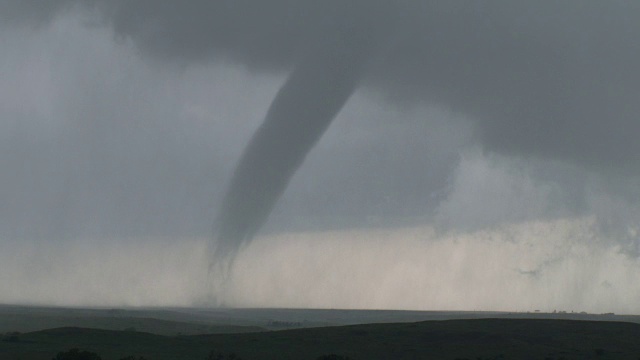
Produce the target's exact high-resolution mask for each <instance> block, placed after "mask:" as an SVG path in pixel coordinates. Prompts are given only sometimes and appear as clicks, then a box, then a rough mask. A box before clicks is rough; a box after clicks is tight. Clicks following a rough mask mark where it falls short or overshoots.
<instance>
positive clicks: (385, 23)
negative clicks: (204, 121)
mask: <svg viewBox="0 0 640 360" xmlns="http://www.w3.org/2000/svg"><path fill="white" fill-rule="evenodd" d="M0 4H1V5H2V9H3V12H2V13H3V14H6V15H4V17H3V19H9V18H13V19H14V20H15V19H17V18H28V19H29V20H30V21H31V22H32V23H34V24H44V23H45V22H46V21H48V20H50V19H52V18H54V16H55V14H65V12H64V11H66V9H75V10H74V11H76V10H77V9H78V8H84V9H88V10H87V12H86V14H90V15H89V17H88V18H89V19H91V20H92V21H94V22H101V23H102V24H104V25H106V26H108V27H110V28H112V29H113V30H114V32H115V33H116V34H117V36H118V38H120V39H125V40H126V41H128V40H127V39H130V40H132V41H133V43H134V44H135V45H136V46H137V47H138V48H139V49H142V50H143V52H144V53H145V54H148V55H151V56H152V57H153V58H154V59H163V60H170V61H175V62H178V63H183V64H187V63H206V62H221V63H227V64H229V63H232V64H241V65H242V66H245V67H246V68H247V69H249V71H256V72H266V73H269V72H277V73H279V74H287V73H289V72H290V71H292V69H294V67H295V66H296V65H297V64H299V63H300V62H301V61H302V60H301V59H303V58H304V56H305V54H307V53H308V52H309V51H311V50H310V49H314V48H316V47H317V45H316V44H317V43H319V42H320V43H321V42H322V41H326V40H327V39H330V38H331V36H332V35H331V34H335V31H336V28H339V27H340V26H341V25H340V24H345V23H348V24H351V25H352V26H353V27H355V28H359V27H362V26H364V27H367V26H369V25H368V24H371V23H374V24H375V25H376V26H375V28H376V34H375V36H379V37H380V43H381V45H380V47H379V48H378V49H376V51H375V52H373V53H372V55H371V60H370V66H369V67H368V68H367V71H366V72H365V74H364V78H363V81H362V85H363V86H365V87H366V88H367V89H370V90H372V91H374V92H376V93H378V94H380V95H381V96H383V97H385V98H386V99H388V100H391V101H392V102H393V104H394V106H398V107H411V106H415V104H426V105H430V104H435V105H437V106H443V107H448V108H450V109H452V110H453V111H455V112H456V113H460V114H463V115H464V116H466V117H468V118H470V119H471V120H472V121H473V124H474V126H475V129H476V135H477V140H478V141H480V142H481V143H482V146H483V147H484V148H485V149H488V150H491V151H495V152H499V153H502V154H505V155H507V156H516V157H524V158H529V157H535V158H541V159H553V160H557V161H559V162H561V163H562V162H568V163H574V164H576V165H577V166H584V167H586V168H587V169H589V170H590V171H595V172H599V173H602V174H606V173H607V172H609V171H611V170H613V171H615V172H618V173H622V174H632V175H633V176H637V175H638V173H639V172H640V163H639V161H640V160H638V159H639V157H638V156H637V154H640V145H639V144H640V142H638V141H636V134H637V133H638V132H639V131H640V121H638V114H639V113H640V105H639V104H640V101H638V100H640V99H639V97H640V78H639V77H640V65H638V64H639V62H638V61H637V59H638V58H640V42H638V41H637V39H636V36H637V34H638V33H640V5H639V4H638V2H636V1H631V0H630V1H607V2H602V1H595V0H593V1H582V2H560V1H553V2H552V1H544V2H524V1H517V2H516V1H507V0H495V1H475V2H471V1H469V2H466V1H431V2H419V1H404V2H403V1H394V2H391V1H389V2H383V1H364V0H362V1H352V2H343V1H294V0H291V1H284V0H275V1H248V0H240V1H189V2H178V1H135V2H133V1H91V2H73V1H71V2H63V3H55V4H56V5H57V6H58V8H55V6H53V5H51V4H52V3H51V2H48V3H47V5H39V3H35V2H28V1H26V2H24V1H3V2H1V3H0ZM78 4H80V5H78ZM383 5H384V6H383ZM381 9H382V10H381ZM74 14H77V13H74ZM14 23H16V21H14ZM356 50H357V49H356ZM264 112H266V107H265V109H264V110H263V113H264ZM242 120H243V119H238V121H242ZM388 121H389V122H391V123H393V122H394V121H397V120H396V119H389V120H388ZM416 157H417V156H416ZM440 168H443V167H440ZM352 171H354V172H357V171H359V170H357V169H355V170H352ZM543 175H544V174H543ZM375 176H376V175H372V178H373V177H375ZM544 176H546V175H544ZM372 181H373V180H372ZM634 181H635V180H633V181H632V182H633V183H634V184H635V183H636V182H634ZM570 182H571V181H570ZM440 183H442V181H440ZM566 187H568V188H571V185H568V186H566ZM578 197H579V196H578ZM142 203H143V204H147V203H148V202H146V201H143V202H142ZM576 203H579V201H577V200H576ZM398 207H399V208H401V206H400V205H399V206H398Z"/></svg>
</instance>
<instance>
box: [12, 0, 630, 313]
mask: <svg viewBox="0 0 640 360" xmlns="http://www.w3.org/2000/svg"><path fill="white" fill-rule="evenodd" d="M639 35H640V3H639V2H637V1H634V0H610V1H596V0H584V1H573V2H571V1H551V0H548V1H536V2H533V1H512V0H486V1H444V0H443V1H409V0H407V1H382V0H367V1H365V0H354V1H337V0H336V1H332V0H330V1H313V0H269V1H259V0H233V1H232V0H229V1H196V0H193V1H184V2H181V1H151V0H148V1H145V0H140V1H107V0H90V1H77V0H60V1H47V2H39V1H19V0H0V48H2V49H3V50H2V52H1V53H0V147H1V148H2V150H1V151H0V168H1V172H0V246H1V247H2V254H0V264H2V265H0V272H2V273H4V274H5V277H0V302H8V303H14V302H21V303H24V302H30V303H55V304H95V305H105V304H125V305H193V304H212V303H214V304H224V305H230V306H302V307H304V306H310V307H367V308H372V307H376V308H380V307H387V308H389V307H391V308H412V309H445V308H447V309H466V310H473V309H485V310H489V309H496V310H531V309H532V308H539V307H543V308H545V309H549V310H552V309H554V308H561V307H562V308H565V309H566V310H572V308H575V310H582V309H585V310H589V311H618V312H620V311H621V312H636V313H637V312H640V306H638V304H640V284H638V283H637V281H635V279H637V278H638V276H639V275H640V141H638V134H640V61H638V60H639V59H640V41H638V36H639ZM211 254H213V255H211ZM230 259H234V261H232V262H229V263H228V266H229V269H228V273H226V271H225V273H226V274H225V275H224V279H220V274H217V273H208V272H207V269H208V265H209V264H210V263H213V265H216V264H220V263H223V262H227V261H229V260H230ZM124 264H129V265H124ZM185 264H188V265H185ZM487 264H491V265H487ZM78 268H83V269H85V271H83V272H82V274H78V273H77V271H76V269H78ZM122 274H131V276H132V279H131V280H130V281H128V280H123V279H122ZM34 279H35V280H34ZM221 284H224V285H221ZM70 288H73V289H74V290H73V291H70ZM56 289H57V290H56ZM74 293H76V295H73V294H74ZM501 293H502V294H503V295H502V296H500V294H501ZM505 293H507V294H509V295H508V296H505V295H504V294H505Z"/></svg>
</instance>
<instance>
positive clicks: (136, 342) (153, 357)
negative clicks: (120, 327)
mask: <svg viewBox="0 0 640 360" xmlns="http://www.w3.org/2000/svg"><path fill="white" fill-rule="evenodd" d="M4 338H6V339H7V340H9V339H11V340H10V341H1V342H0V359H3V360H5V359H6V360H12V359H22V360H29V359H33V360H169V359H171V360H174V359H181V360H189V359H194V360H286V359H291V360H293V359H296V360H305V359H308V360H360V359H362V360H364V359H366V360H376V359H446V360H456V359H458V360H464V359H468V360H478V359H482V360H507V359H540V360H546V359H549V360H551V359H553V360H559V359H565V360H573V359H632V360H637V359H639V358H640V342H639V341H638V339H640V324H635V323H625V322H605V321H599V322H594V321H575V320H543V319H477V320H447V321H426V322H418V323H395V324H367V325H354V326H338V327H323V328H305V329H292V330H282V331H268V332H256V333H245V334H209V335H192V336H162V335H156V334H149V333H144V332H140V331H110V330H98V329H85V328H58V329H50V330H45V331H37V332H29V333H21V334H18V335H17V339H16V338H13V335H11V334H9V335H5V336H4V337H3V339H4ZM212 349H215V350H214V351H212ZM56 354H57V355H56ZM54 355H55V357H54Z"/></svg>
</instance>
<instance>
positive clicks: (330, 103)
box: [214, 26, 376, 261]
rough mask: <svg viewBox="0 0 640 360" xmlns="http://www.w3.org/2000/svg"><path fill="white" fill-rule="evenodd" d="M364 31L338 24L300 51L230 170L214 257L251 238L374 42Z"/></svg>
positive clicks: (353, 83) (228, 254)
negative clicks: (285, 78)
mask: <svg viewBox="0 0 640 360" xmlns="http://www.w3.org/2000/svg"><path fill="white" fill-rule="evenodd" d="M370 30H371V28H370V27H364V28H363V27H355V26H343V27H338V28H337V29H334V31H331V32H330V33H324V34H323V35H324V37H323V38H320V39H317V40H314V42H313V43H312V44H311V46H310V47H309V49H308V50H307V51H306V52H305V54H304V55H302V56H301V57H300V60H299V61H298V62H297V64H296V66H295V67H294V69H293V70H292V72H291V73H290V74H289V76H288V78H287V80H286V81H285V83H284V84H283V85H282V87H281V88H280V89H279V91H278V93H277V95H276V96H275V98H274V100H273V101H272V103H271V105H270V107H269V109H268V111H267V114H266V116H265V119H264V121H263V123H262V124H261V126H260V127H259V128H258V130H257V131H256V132H255V134H254V135H253V137H252V139H251V141H250V142H249V144H248V145H247V147H246V148H245V150H244V153H243V155H242V156H241V159H240V161H239V163H238V165H237V167H236V169H235V172H234V174H233V177H232V179H231V183H230V185H229V188H228V190H227V192H226V194H225V196H224V198H223V201H222V205H221V207H220V210H219V213H218V216H217V218H216V221H215V225H214V233H215V235H214V236H215V248H214V249H215V250H214V261H216V260H223V259H229V258H231V259H233V257H234V256H235V254H236V253H237V252H238V250H239V249H240V248H241V247H242V246H243V245H244V244H246V243H248V242H249V241H251V239H252V238H253V237H254V235H255V234H256V232H257V231H258V230H259V229H260V227H261V226H262V225H263V224H264V223H265V222H266V220H267V218H268V216H269V214H270V212H271V210H272V209H273V207H274V206H275V204H276V202H277V201H278V198H279V197H280V196H281V195H282V193H283V192H284V191H285V189H286V187H287V185H288V183H289V181H290V180H291V178H292V177H293V175H294V174H295V172H296V170H297V169H298V168H299V167H300V165H301V164H302V163H303V161H304V159H305V157H306V156H307V154H308V153H309V152H310V151H311V149H312V148H313V147H314V145H315V144H316V143H317V142H318V140H319V139H320V138H321V136H322V135H323V134H324V132H325V131H326V130H327V128H328V127H329V125H330V124H331V122H332V121H333V119H334V118H335V117H336V115H337V114H338V112H339V111H340V109H342V107H343V106H344V104H345V103H346V102H347V100H348V99H349V97H350V96H351V94H353V92H354V91H355V89H356V88H357V86H358V83H359V82H360V79H361V77H362V75H363V72H364V70H365V68H366V64H367V63H368V59H370V57H371V53H372V50H373V48H374V45H375V44H376V36H375V35H374V34H373V33H372V31H370Z"/></svg>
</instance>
